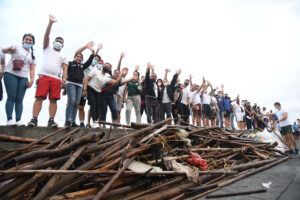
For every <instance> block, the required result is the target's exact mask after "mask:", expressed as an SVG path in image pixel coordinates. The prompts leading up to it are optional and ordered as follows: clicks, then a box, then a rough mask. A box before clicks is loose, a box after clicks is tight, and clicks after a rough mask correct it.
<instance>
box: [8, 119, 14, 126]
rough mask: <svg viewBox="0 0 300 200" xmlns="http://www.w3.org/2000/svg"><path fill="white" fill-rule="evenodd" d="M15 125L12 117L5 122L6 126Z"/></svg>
mask: <svg viewBox="0 0 300 200" xmlns="http://www.w3.org/2000/svg"><path fill="white" fill-rule="evenodd" d="M15 125H16V123H15V122H14V120H12V119H10V120H8V121H7V122H6V126H15Z"/></svg>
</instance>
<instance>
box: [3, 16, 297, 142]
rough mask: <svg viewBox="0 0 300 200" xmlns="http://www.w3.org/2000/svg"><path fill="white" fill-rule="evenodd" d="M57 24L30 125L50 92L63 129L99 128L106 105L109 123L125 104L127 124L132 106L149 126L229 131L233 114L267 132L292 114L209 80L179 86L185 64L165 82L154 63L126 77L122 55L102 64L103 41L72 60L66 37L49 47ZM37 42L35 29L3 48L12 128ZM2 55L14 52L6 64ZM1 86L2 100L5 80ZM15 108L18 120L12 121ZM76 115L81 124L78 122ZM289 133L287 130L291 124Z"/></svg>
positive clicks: (29, 81) (31, 74)
mask: <svg viewBox="0 0 300 200" xmlns="http://www.w3.org/2000/svg"><path fill="white" fill-rule="evenodd" d="M55 22H56V19H55V17H54V16H53V15H50V16H49V23H48V26H47V29H46V32H45V35H44V42H43V59H42V64H41V68H40V71H39V72H38V79H37V80H36V84H37V87H36V93H35V102H34V104H33V113H32V119H31V120H30V121H29V123H28V126H31V127H34V126H37V125H38V116H39V113H40V111H41V109H42V104H43V101H44V100H45V99H47V97H48V98H49V101H50V104H49V120H48V126H49V127H57V126H58V125H57V123H56V122H55V121H54V117H55V114H56V111H57V101H58V100H59V99H60V98H61V93H62V94H66V95H67V106H66V112H65V126H72V127H78V126H80V127H93V128H97V127H100V124H99V122H100V121H106V115H107V109H108V107H109V109H110V111H111V117H112V123H114V124H119V123H120V117H121V111H122V109H123V107H124V105H125V110H126V111H125V112H126V123H127V124H128V125H129V124H130V123H131V112H132V109H133V108H134V110H135V118H136V122H137V123H141V116H142V115H143V114H144V111H145V114H146V116H147V123H149V124H151V123H156V122H158V121H161V120H163V119H165V118H170V117H173V121H174V124H179V123H180V124H183V125H188V124H193V125H196V126H200V127H201V126H204V127H210V126H220V127H221V128H226V129H234V118H235V119H236V122H237V126H238V128H239V129H246V128H247V129H248V130H251V129H259V130H263V129H265V128H266V127H269V125H270V123H273V122H278V121H279V124H280V126H281V128H282V129H284V128H283V127H284V126H286V125H287V123H282V121H284V120H287V116H285V114H282V112H283V111H280V109H278V108H279V107H278V104H276V105H275V104H274V105H275V108H276V112H275V113H273V112H272V111H271V110H270V112H267V111H266V108H265V107H263V108H262V109H260V107H258V106H257V104H254V105H253V106H252V105H251V103H250V102H249V101H247V100H240V97H239V95H238V96H237V97H236V98H235V99H231V98H230V97H229V96H228V94H226V93H225V92H224V86H223V85H221V88H220V90H218V88H214V87H213V86H212V84H211V82H210V81H208V80H206V79H205V78H204V77H203V79H202V82H201V84H196V83H194V82H193V77H192V76H191V75H190V76H189V78H188V79H185V80H184V81H183V83H181V81H180V79H179V76H180V74H181V70H180V69H178V70H176V72H175V73H174V74H173V77H172V79H170V80H171V81H169V79H168V75H169V73H170V71H171V70H169V69H166V70H165V74H164V77H163V79H160V78H157V74H156V73H155V67H154V66H153V65H152V64H150V63H148V64H147V67H146V73H145V75H144V76H142V75H141V74H140V72H139V70H140V67H139V66H136V67H135V69H134V71H133V72H132V75H131V76H130V77H129V78H128V77H127V76H128V72H129V69H128V68H122V69H121V63H122V59H123V58H124V54H123V53H122V54H121V56H120V59H119V62H118V66H117V68H116V69H114V70H113V67H112V65H111V64H110V63H109V62H105V63H104V61H103V60H102V58H101V56H100V55H99V54H98V53H99V50H100V49H102V45H98V47H97V49H96V50H95V49H94V48H93V46H94V43H93V42H89V43H87V44H86V45H84V46H83V47H81V48H79V49H78V50H77V51H76V52H75V55H74V59H73V60H72V61H68V60H67V59H66V58H65V57H64V56H63V55H62V53H61V50H62V48H63V47H64V39H63V38H62V37H56V38H55V39H54V41H53V45H50V33H51V29H52V26H53V24H54V23H55ZM34 45H35V37H34V36H33V35H32V34H25V35H24V36H23V38H22V45H17V46H11V47H8V48H4V49H2V51H1V52H0V59H1V72H0V76H1V78H2V76H3V79H4V85H5V89H6V92H7V101H6V105H5V109H6V116H7V125H8V126H12V125H17V126H22V125H24V124H23V123H22V122H21V117H22V111H23V98H24V95H25V92H26V90H27V89H28V88H30V87H32V85H33V83H34V81H35V66H36V58H35V55H34V51H33V46H34ZM85 50H89V51H90V56H89V57H88V59H87V60H86V61H84V58H83V53H82V52H83V51H85ZM5 54H10V55H11V59H10V61H9V62H8V64H7V65H6V66H5ZM28 77H29V79H28ZM0 89H1V91H0V93H1V95H0V98H1V99H2V92H3V91H2V84H1V87H0ZM86 101H87V103H88V105H89V106H90V109H89V112H88V114H87V115H88V120H87V124H85V123H84V122H85V115H86V113H85V111H84V107H85V104H86ZM13 110H15V117H16V118H15V120H13V118H12V115H13ZM77 112H78V113H79V121H80V124H79V125H77V124H76V118H77ZM275 114H276V115H275ZM190 116H191V117H190ZM90 119H91V120H92V123H90ZM281 120H282V121H281ZM282 126H283V127H282ZM286 132H290V130H289V128H288V130H287V131H286ZM295 148H296V147H295Z"/></svg>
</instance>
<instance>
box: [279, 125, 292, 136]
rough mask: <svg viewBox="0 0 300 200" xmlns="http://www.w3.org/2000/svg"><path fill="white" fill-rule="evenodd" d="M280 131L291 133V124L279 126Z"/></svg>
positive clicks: (283, 133) (285, 133)
mask: <svg viewBox="0 0 300 200" xmlns="http://www.w3.org/2000/svg"><path fill="white" fill-rule="evenodd" d="M280 133H281V135H287V134H288V133H293V128H292V125H287V126H283V127H281V130H280Z"/></svg>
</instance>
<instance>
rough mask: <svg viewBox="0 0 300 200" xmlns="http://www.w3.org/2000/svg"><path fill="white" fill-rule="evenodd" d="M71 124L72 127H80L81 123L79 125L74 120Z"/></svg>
mask: <svg viewBox="0 0 300 200" xmlns="http://www.w3.org/2000/svg"><path fill="white" fill-rule="evenodd" d="M71 126H72V127H79V125H77V124H76V123H75V122H73V123H72V125H71Z"/></svg>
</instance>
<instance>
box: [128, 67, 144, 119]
mask: <svg viewBox="0 0 300 200" xmlns="http://www.w3.org/2000/svg"><path fill="white" fill-rule="evenodd" d="M139 78H140V73H139V72H138V68H136V70H135V71H134V72H133V79H132V80H131V81H129V82H128V83H127V84H126V88H125V91H124V96H125V98H124V102H126V123H127V125H130V121H131V120H130V119H131V110H132V107H134V110H135V117H136V122H137V123H141V111H140V110H141V95H140V93H141V91H142V86H141V84H142V82H141V81H140V79H139Z"/></svg>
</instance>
